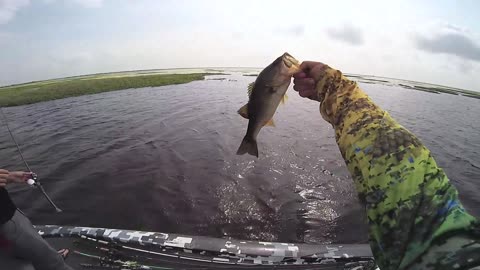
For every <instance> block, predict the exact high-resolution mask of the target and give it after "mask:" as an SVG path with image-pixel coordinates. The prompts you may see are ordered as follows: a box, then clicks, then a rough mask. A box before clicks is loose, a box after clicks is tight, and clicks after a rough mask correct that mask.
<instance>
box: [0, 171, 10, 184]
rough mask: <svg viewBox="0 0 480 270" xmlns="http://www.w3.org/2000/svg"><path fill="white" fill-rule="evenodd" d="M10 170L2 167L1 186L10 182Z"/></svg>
mask: <svg viewBox="0 0 480 270" xmlns="http://www.w3.org/2000/svg"><path fill="white" fill-rule="evenodd" d="M8 175H9V172H8V171H7V170H2V169H0V187H5V186H6V185H7V182H8V180H7V179H8Z"/></svg>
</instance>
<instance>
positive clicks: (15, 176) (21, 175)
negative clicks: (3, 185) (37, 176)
mask: <svg viewBox="0 0 480 270" xmlns="http://www.w3.org/2000/svg"><path fill="white" fill-rule="evenodd" d="M30 177H32V173H31V172H22V171H16V172H10V174H9V176H8V181H9V182H11V183H25V182H26V181H27V180H28V179H29V178H30Z"/></svg>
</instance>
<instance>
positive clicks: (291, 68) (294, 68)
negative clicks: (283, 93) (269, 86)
mask: <svg viewBox="0 0 480 270" xmlns="http://www.w3.org/2000/svg"><path fill="white" fill-rule="evenodd" d="M282 61H283V64H285V66H286V67H287V68H288V73H290V74H294V73H296V72H298V71H300V62H299V61H298V60H297V59H295V57H293V56H291V55H290V54H289V53H287V52H286V53H284V54H283V55H282Z"/></svg>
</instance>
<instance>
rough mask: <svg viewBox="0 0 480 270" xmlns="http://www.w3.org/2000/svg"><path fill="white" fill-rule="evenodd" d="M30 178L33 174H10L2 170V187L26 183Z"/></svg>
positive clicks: (0, 177) (0, 172)
mask: <svg viewBox="0 0 480 270" xmlns="http://www.w3.org/2000/svg"><path fill="white" fill-rule="evenodd" d="M30 177H32V173H29V172H21V171H16V172H9V171H7V170H3V169H0V187H5V186H6V185H7V184H8V183H25V182H26V181H27V180H28V178H30Z"/></svg>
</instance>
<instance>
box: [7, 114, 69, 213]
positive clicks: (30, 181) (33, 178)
mask: <svg viewBox="0 0 480 270" xmlns="http://www.w3.org/2000/svg"><path fill="white" fill-rule="evenodd" d="M0 113H1V114H2V117H3V121H4V122H5V126H6V127H7V130H8V133H9V134H10V137H11V138H12V140H13V142H14V143H15V146H16V147H17V150H18V153H19V154H20V157H21V158H22V161H23V164H25V167H26V168H27V170H28V171H29V172H30V173H31V179H28V180H27V184H29V185H30V186H35V187H37V188H38V189H39V190H40V192H41V193H42V194H43V195H44V196H45V198H47V201H48V202H49V203H50V204H51V205H52V206H53V207H54V208H55V211H56V212H57V213H60V212H62V209H60V208H58V206H57V205H56V204H55V203H54V202H53V201H52V199H50V196H48V194H47V192H45V189H43V186H42V184H41V183H40V181H38V177H37V174H35V173H33V171H32V169H30V166H28V163H27V160H25V158H24V157H23V153H22V150H21V149H20V146H19V145H18V143H17V140H15V137H14V136H13V133H12V130H10V127H9V126H8V119H7V116H6V115H5V113H4V112H3V110H2V107H0Z"/></svg>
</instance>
